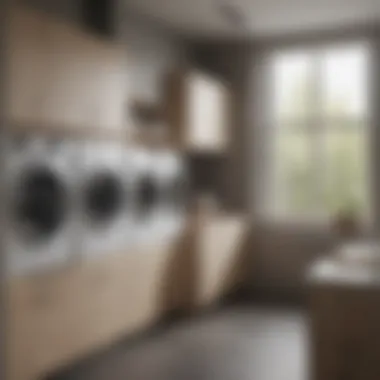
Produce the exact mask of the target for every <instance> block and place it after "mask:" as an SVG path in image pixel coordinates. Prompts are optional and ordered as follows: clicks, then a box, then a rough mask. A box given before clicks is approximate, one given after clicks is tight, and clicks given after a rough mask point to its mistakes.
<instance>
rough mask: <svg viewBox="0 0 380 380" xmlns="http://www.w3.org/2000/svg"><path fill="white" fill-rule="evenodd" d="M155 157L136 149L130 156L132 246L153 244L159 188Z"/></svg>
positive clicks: (144, 149) (155, 231)
mask: <svg viewBox="0 0 380 380" xmlns="http://www.w3.org/2000/svg"><path fill="white" fill-rule="evenodd" d="M154 160H155V155H154V154H153V153H152V152H151V151H150V150H149V149H146V148H143V147H141V148H136V149H134V150H133V154H132V156H131V163H132V178H133V214H134V244H135V245H137V246H140V247H141V246H147V245H151V244H153V243H155V241H156V238H157V236H158V233H159V231H158V225H159V218H160V210H159V202H160V186H159V182H158V180H157V175H156V168H155V161H154Z"/></svg>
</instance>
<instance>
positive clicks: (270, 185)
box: [255, 36, 376, 226]
mask: <svg viewBox="0 0 380 380" xmlns="http://www.w3.org/2000/svg"><path fill="white" fill-rule="evenodd" d="M356 46H363V47H364V48H365V49H366V50H367V55H368V72H367V74H366V75H367V79H368V82H370V78H371V76H372V75H373V72H374V70H373V61H374V60H373V55H374V54H375V53H376V51H375V48H374V44H373V41H372V40H371V38H368V37H362V36H360V37H359V38H349V39H346V38H343V39H339V38H338V39H337V40H334V39H332V40H329V39H328V40H322V41H312V42H311V43H308V42H304V41H303V42H302V43H295V44H284V45H283V46H275V47H271V48H269V49H264V51H265V53H262V54H261V64H263V63H264V65H262V66H261V70H260V73H261V74H264V75H263V78H264V80H263V81H262V82H261V90H264V91H263V94H264V97H263V98H264V101H263V104H265V107H263V109H262V110H261V117H259V118H256V121H257V120H258V119H259V120H260V124H261V125H260V127H261V129H266V131H264V132H263V130H261V138H260V140H261V141H262V140H263V138H264V140H266V142H264V143H265V145H266V149H265V156H263V155H261V159H264V161H265V165H261V167H260V168H259V172H260V173H264V186H261V193H264V195H262V194H261V196H259V197H258V198H256V205H257V204H260V206H259V207H256V215H259V216H260V217H261V219H265V220H269V221H271V222H274V221H275V222H279V223H283V222H285V223H287V224H296V225H305V223H306V224H308V225H319V226H325V225H326V223H328V222H329V221H330V220H331V214H330V213H329V212H328V211H326V212H325V214H324V215H323V216H318V215H312V213H310V214H308V215H307V216H306V215H299V214H297V213H291V212H288V211H286V212H274V210H273V207H270V206H269V205H270V203H271V200H272V201H273V199H274V198H275V186H274V183H275V182H274V178H273V177H276V175H275V171H276V170H278V169H275V168H274V164H273V160H274V159H275V158H274V157H273V152H274V147H273V144H274V143H273V142H271V143H268V141H273V139H274V136H275V134H276V131H275V130H276V128H278V125H277V126H276V121H275V118H274V116H273V115H272V116H273V117H272V120H271V118H270V115H271V113H270V109H269V104H271V103H273V96H274V95H273V92H271V91H270V90H269V89H270V87H271V86H270V81H271V79H272V80H273V77H272V74H273V71H272V66H271V63H272V62H273V57H275V56H276V55H281V54H284V53H285V54H291V53H299V52H300V53H303V54H310V56H311V57H312V58H311V60H312V67H313V71H314V70H316V67H317V66H319V69H317V70H316V73H314V74H312V76H313V78H315V80H316V82H318V79H317V78H318V75H320V73H318V71H320V68H321V67H320V64H319V63H316V57H318V55H319V56H321V55H322V52H326V51H329V50H334V48H335V49H339V48H344V47H356ZM313 56H314V57H313ZM263 57H264V58H263ZM268 63H269V65H268ZM263 85H264V87H263ZM316 87H317V86H316ZM371 90H372V88H371V84H370V83H368V84H367V92H368V94H367V99H368V105H367V107H368V114H367V115H366V116H367V117H363V119H362V120H361V119H359V118H358V119H356V120H360V121H362V122H364V123H365V128H366V131H367V133H365V139H366V140H367V141H368V150H367V152H366V156H367V157H366V159H365V161H366V164H365V165H366V168H365V170H366V172H367V175H366V176H367V181H368V184H367V185H366V192H367V199H368V204H367V206H366V208H367V210H366V215H365V216H364V217H363V218H362V220H361V223H362V224H363V225H366V226H373V223H374V211H373V207H374V196H373V194H374V191H373V188H374V185H373V182H372V181H373V175H372V174H373V157H372V152H371V150H372V147H371V144H370V139H371V136H372V134H373V131H372V129H373V125H374V123H373V114H374V112H373V104H372V99H371V96H372V93H371ZM320 98H321V97H320V96H318V99H320ZM268 111H269V112H268ZM327 120H328V121H327ZM335 120H336V121H339V120H344V118H336V119H335ZM349 120H355V119H354V117H353V116H352V117H349ZM333 121H334V118H332V117H328V116H327V115H326V114H324V113H323V112H319V113H317V114H316V115H314V116H313V117H312V118H310V119H308V120H307V119H305V120H304V121H303V122H300V124H303V125H304V126H305V130H308V132H307V133H308V134H310V133H312V130H313V128H315V127H314V125H317V124H318V127H316V128H318V129H320V128H321V126H322V127H323V128H324V129H325V128H326V127H327V125H328V124H331V123H332V122H333ZM293 123H294V121H293ZM307 124H308V125H307ZM325 133H326V132H325ZM318 134H319V135H320V136H323V133H318ZM256 137H257V136H256ZM313 140H315V139H313ZM313 145H315V144H313ZM270 146H272V148H269V147H270ZM313 150H314V153H311V154H315V151H319V152H320V149H319V147H318V148H317V149H313ZM257 157H258V156H257V155H256V158H257ZM270 161H272V162H270ZM312 162H316V163H318V160H317V159H312ZM263 169H264V170H263ZM268 172H269V173H268ZM270 172H272V173H271V174H270ZM319 172H322V171H319ZM270 177H272V178H270ZM262 179H263V178H262V176H261V181H262ZM255 181H257V177H256V179H255ZM263 189H265V190H264V192H263ZM256 191H257V189H256ZM257 200H259V202H257Z"/></svg>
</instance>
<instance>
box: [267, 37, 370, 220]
mask: <svg viewBox="0 0 380 380" xmlns="http://www.w3.org/2000/svg"><path fill="white" fill-rule="evenodd" d="M270 72H271V74H270V83H271V86H270V97H269V100H270V102H269V103H270V104H269V112H268V115H269V123H268V126H269V131H270V134H271V135H270V139H269V141H270V144H269V149H270V151H269V157H271V162H270V163H269V168H270V170H269V171H268V173H269V189H270V191H269V194H270V197H268V201H269V209H270V211H271V214H272V215H273V216H275V217H276V216H277V217H280V218H282V217H286V218H288V217H292V216H294V217H302V218H303V217H317V218H319V217H327V216H329V215H333V214H334V213H337V212H339V211H350V212H355V213H358V214H360V215H361V216H363V217H364V216H367V215H368V209H369V204H368V203H369V202H368V199H369V181H368V177H367V170H368V165H367V164H368V162H369V159H368V157H367V155H368V147H367V144H368V141H367V138H368V132H369V107H368V105H369V102H368V98H369V95H368V87H369V86H368V83H367V80H368V76H369V75H368V74H369V47H368V46H367V45H366V44H350V45H344V46H330V47H322V48H321V47H318V48H315V49H312V50H302V51H283V52H276V53H273V54H272V55H271V58H270Z"/></svg>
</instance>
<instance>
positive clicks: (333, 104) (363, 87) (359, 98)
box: [321, 45, 368, 117]
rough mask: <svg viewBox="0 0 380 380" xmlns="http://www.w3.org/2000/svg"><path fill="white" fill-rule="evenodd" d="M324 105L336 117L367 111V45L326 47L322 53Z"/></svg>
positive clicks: (365, 112)
mask: <svg viewBox="0 0 380 380" xmlns="http://www.w3.org/2000/svg"><path fill="white" fill-rule="evenodd" d="M321 63H322V107H323V112H324V114H325V115H328V116H333V117H347V116H348V117H352V116H355V117H364V116H366V115H367V113H368V110H367V105H368V99H367V96H368V94H367V79H368V78H367V74H368V49H367V48H366V45H357V46H351V47H342V48H336V49H329V50H326V51H325V52H324V53H323V54H322V62H321Z"/></svg>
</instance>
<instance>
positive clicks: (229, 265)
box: [172, 212, 249, 312]
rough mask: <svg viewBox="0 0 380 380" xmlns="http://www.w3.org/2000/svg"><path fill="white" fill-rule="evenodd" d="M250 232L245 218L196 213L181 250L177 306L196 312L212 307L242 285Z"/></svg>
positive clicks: (177, 275) (176, 281) (179, 255)
mask: <svg viewBox="0 0 380 380" xmlns="http://www.w3.org/2000/svg"><path fill="white" fill-rule="evenodd" d="M248 235H249V234H248V223H247V221H246V220H245V219H244V218H243V217H240V216H236V217H234V216H231V215H223V214H222V215H220V214H216V215H203V213H202V212H201V213H199V214H198V213H195V215H194V216H193V217H192V220H191V221H190V222H189V223H188V226H187V232H186V234H185V237H184V239H183V241H182V246H181V249H180V250H178V251H177V255H178V257H177V265H176V266H175V275H176V276H174V277H173V281H172V282H173V284H174V285H173V286H175V295H174V302H173V304H174V305H175V307H174V309H176V310H178V311H185V312H192V311H196V310H197V309H201V308H204V307H207V306H211V305H213V304H215V303H217V302H218V301H220V300H221V299H222V298H223V297H225V296H228V295H229V294H230V293H231V292H233V291H234V290H235V288H236V287H237V286H240V285H241V284H242V282H243V281H244V278H243V277H244V274H243V273H244V271H243V268H242V266H244V265H246V264H247V263H246V262H244V261H245V260H246V255H245V249H246V248H247V246H246V242H247V239H248Z"/></svg>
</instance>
